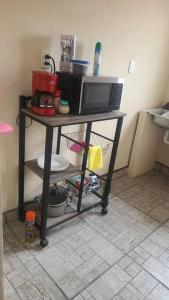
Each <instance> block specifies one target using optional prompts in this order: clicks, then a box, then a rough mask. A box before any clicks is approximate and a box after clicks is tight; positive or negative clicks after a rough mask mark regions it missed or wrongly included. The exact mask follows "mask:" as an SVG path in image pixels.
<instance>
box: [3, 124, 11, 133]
mask: <svg viewBox="0 0 169 300" xmlns="http://www.w3.org/2000/svg"><path fill="white" fill-rule="evenodd" d="M12 131H13V128H12V126H10V125H9V124H6V123H0V134H7V133H10V132H12Z"/></svg>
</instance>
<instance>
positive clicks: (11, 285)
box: [3, 274, 22, 300]
mask: <svg viewBox="0 0 169 300" xmlns="http://www.w3.org/2000/svg"><path fill="white" fill-rule="evenodd" d="M3 276H5V277H6V280H8V281H9V279H8V278H7V276H6V274H3ZM9 283H10V284H11V286H12V288H13V289H14V291H15V293H16V294H17V296H18V297H19V299H21V300H22V298H21V297H20V295H19V293H18V291H17V289H16V288H15V287H14V286H13V284H12V283H11V282H10V281H9Z"/></svg>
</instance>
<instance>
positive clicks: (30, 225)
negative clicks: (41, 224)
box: [25, 210, 36, 242]
mask: <svg viewBox="0 0 169 300" xmlns="http://www.w3.org/2000/svg"><path fill="white" fill-rule="evenodd" d="M35 216H36V214H35V212H34V211H33V210H28V211H27V212H26V222H25V241H26V242H32V241H33V238H34V230H35V227H34V223H35Z"/></svg>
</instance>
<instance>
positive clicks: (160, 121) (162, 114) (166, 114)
mask: <svg viewBox="0 0 169 300" xmlns="http://www.w3.org/2000/svg"><path fill="white" fill-rule="evenodd" d="M147 112H148V113H149V114H150V115H152V117H153V122H154V123H155V124H156V125H158V126H160V127H163V128H165V129H169V110H166V109H163V108H154V109H149V110H147Z"/></svg>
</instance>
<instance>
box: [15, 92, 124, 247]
mask: <svg viewBox="0 0 169 300" xmlns="http://www.w3.org/2000/svg"><path fill="white" fill-rule="evenodd" d="M29 100H30V97H25V96H20V111H19V186H18V189H19V190H18V214H19V219H20V220H21V221H24V220H25V202H24V175H25V171H24V169H25V123H26V122H25V118H26V117H29V118H31V120H34V121H36V122H38V123H40V124H42V125H44V126H45V127H46V139H45V162H44V170H43V171H42V172H43V174H42V176H41V177H42V179H43V191H42V211H41V222H40V224H39V222H36V225H37V227H38V229H39V230H40V245H41V246H42V247H45V246H46V245H47V244H48V241H47V239H46V233H47V229H50V228H52V227H54V226H56V225H58V224H60V223H61V222H63V221H61V222H60V223H58V222H57V224H55V225H52V226H50V227H49V228H47V211H48V200H47V199H48V194H49V185H50V168H51V154H52V144H53V129H54V128H55V127H57V128H58V135H57V147H56V153H57V154H59V153H60V143H61V138H62V137H65V138H67V139H70V140H72V141H73V142H76V143H78V142H77V141H75V140H73V139H72V138H70V137H68V136H65V135H64V134H63V133H62V127H63V126H68V125H75V124H85V123H86V124H87V127H86V136H85V146H84V148H85V149H84V154H83V159H82V166H81V170H80V171H79V174H81V183H80V188H79V198H78V204H77V212H76V214H74V215H73V216H72V215H71V216H69V217H68V218H67V220H68V219H70V218H73V217H75V216H77V215H78V214H81V213H83V212H84V211H87V210H89V209H91V208H92V207H93V205H92V206H88V207H86V208H84V209H81V201H82V194H83V185H84V179H85V172H86V170H88V168H87V167H86V165H87V157H88V150H89V144H90V135H91V132H93V133H94V134H96V135H99V136H101V135H100V134H99V133H96V132H94V131H92V123H93V122H97V121H104V120H110V119H116V120H117V125H116V131H115V136H114V139H113V140H111V139H110V138H106V137H104V138H105V139H107V140H109V141H111V142H112V143H113V146H112V152H111V157H110V163H109V167H108V173H107V176H106V178H105V177H103V176H101V175H98V174H96V173H95V172H92V171H90V170H88V171H90V172H91V173H93V174H96V175H97V176H98V177H99V178H101V179H102V180H104V181H105V185H104V189H103V194H102V195H101V194H99V193H98V192H96V191H93V193H94V194H95V195H96V196H98V197H99V198H100V202H99V203H96V204H94V206H96V205H99V204H100V205H101V207H102V210H101V212H102V215H105V214H107V212H108V210H107V206H108V196H109V193H110V189H111V180H112V175H113V170H114V164H115V159H116V154H117V149H118V144H119V139H120V133H121V128H122V123H123V117H124V116H125V114H124V113H122V112H119V111H116V112H111V113H105V114H97V115H86V116H70V117H69V116H66V117H64V116H59V117H58V116H55V117H52V118H51V117H40V116H37V115H35V114H33V113H32V112H31V111H30V110H29V109H28V108H27V103H28V101H29ZM54 118H55V119H54ZM69 118H70V119H69ZM35 173H36V172H35ZM67 179H68V178H67ZM68 182H69V183H70V184H72V185H73V183H72V182H71V181H69V180H68Z"/></svg>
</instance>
